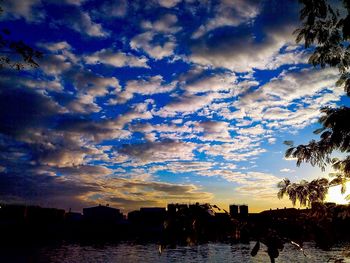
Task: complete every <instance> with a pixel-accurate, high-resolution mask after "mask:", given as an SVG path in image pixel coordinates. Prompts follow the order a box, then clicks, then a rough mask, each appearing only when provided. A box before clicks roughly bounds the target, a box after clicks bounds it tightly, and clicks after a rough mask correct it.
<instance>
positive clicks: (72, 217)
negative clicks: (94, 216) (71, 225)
mask: <svg viewBox="0 0 350 263" xmlns="http://www.w3.org/2000/svg"><path fill="white" fill-rule="evenodd" d="M64 219H65V220H66V221H67V222H80V221H81V220H83V215H82V214H81V213H78V212H72V211H69V212H67V213H66V214H65V215H64Z"/></svg>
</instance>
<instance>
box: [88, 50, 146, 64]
mask: <svg viewBox="0 0 350 263" xmlns="http://www.w3.org/2000/svg"><path fill="white" fill-rule="evenodd" d="M84 60H85V61H86V63H87V64H100V63H101V64H106V65H111V66H114V67H142V68H149V66H148V65H147V59H146V58H145V57H136V56H133V55H131V54H127V53H123V52H115V51H113V50H112V49H101V50H100V51H97V52H95V53H93V54H91V55H86V56H85V57H84Z"/></svg>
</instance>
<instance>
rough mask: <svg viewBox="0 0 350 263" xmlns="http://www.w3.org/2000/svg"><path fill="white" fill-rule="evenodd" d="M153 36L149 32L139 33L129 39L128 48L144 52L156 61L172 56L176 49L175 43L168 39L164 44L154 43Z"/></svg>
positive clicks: (153, 34)
mask: <svg viewBox="0 0 350 263" xmlns="http://www.w3.org/2000/svg"><path fill="white" fill-rule="evenodd" d="M155 35H156V34H155V33H153V32H150V31H148V32H145V33H141V34H139V35H137V36H135V37H133V38H132V39H131V41H130V47H131V48H132V49H134V50H144V51H145V52H146V53H147V54H148V55H149V56H151V57H152V58H154V59H157V60H159V59H163V58H165V57H169V56H172V55H173V54H174V49H175V47H176V44H175V42H174V41H173V40H172V39H170V40H168V41H166V42H164V43H156V42H155V41H153V39H154V37H155Z"/></svg>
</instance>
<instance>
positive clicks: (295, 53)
mask: <svg viewBox="0 0 350 263" xmlns="http://www.w3.org/2000/svg"><path fill="white" fill-rule="evenodd" d="M3 8H4V10H5V11H4V14H3V16H2V17H1V19H2V20H1V21H0V23H1V26H2V24H4V26H5V25H6V26H7V27H9V29H10V30H11V31H13V32H14V36H16V34H17V33H18V32H20V30H21V28H27V29H28V32H35V34H34V35H35V37H34V35H33V36H28V34H24V37H25V38H28V43H29V44H30V45H32V46H34V47H36V48H38V49H40V50H41V51H43V53H44V57H43V58H42V59H40V60H38V63H39V64H40V67H39V68H37V69H24V70H22V71H15V70H11V69H1V76H0V149H1V151H0V193H1V194H0V201H1V202H27V203H32V204H42V205H45V206H58V207H63V208H68V207H72V208H76V209H80V208H82V207H83V206H86V205H94V204H98V203H110V204H112V205H115V206H118V207H120V208H123V209H125V210H131V209H135V208H138V207H139V206H148V205H151V206H158V205H159V206H164V205H165V204H166V203H168V202H187V201H188V200H191V201H195V200H196V201H203V202H221V203H223V202H227V200H229V201H230V202H231V201H233V200H245V201H246V202H248V203H249V201H250V200H252V201H254V200H255V201H256V200H259V198H260V199H262V198H263V199H264V200H265V203H264V204H266V206H267V207H268V206H269V204H270V203H273V202H275V201H273V200H274V199H273V197H274V196H275V192H276V188H275V185H276V182H278V181H279V180H280V176H282V175H283V173H288V172H291V171H292V170H291V169H290V170H287V168H285V167H289V166H288V165H287V164H286V161H285V160H284V159H283V156H282V154H276V153H278V152H281V151H283V149H282V148H281V147H280V146H279V145H280V141H281V140H282V138H285V137H288V136H290V132H294V133H296V132H300V134H299V135H298V136H300V137H303V130H302V129H303V128H308V127H310V125H312V124H313V123H314V122H315V121H316V120H317V117H318V110H319V108H321V107H323V106H327V105H332V104H336V103H337V102H338V101H339V99H340V98H341V96H342V91H341V89H336V88H335V87H334V83H335V80H336V78H337V72H335V71H333V70H331V69H327V68H326V69H323V70H318V69H312V68H311V67H310V66H308V65H307V64H306V60H307V57H308V56H309V54H308V53H307V52H308V51H303V48H302V47H300V46H298V45H296V44H295V42H294V36H293V35H292V32H293V31H294V30H295V28H296V27H297V26H298V19H299V18H298V10H299V6H298V3H297V1H292V0H290V1H277V0H274V1H243V0H233V1H226V0H222V1H210V0H209V1H205V2H203V1H188V0H152V1H147V2H145V1H141V0H136V1H127V0H120V1H103V2H99V1H95V0H65V1H60V2H57V1H53V0H52V1H51V0H50V1H41V0H30V1H29V0H28V1H17V0H16V1H6V2H4V3H3ZM39 29H40V30H39ZM24 40H27V39H24ZM298 138H299V137H298ZM267 159H268V160H271V162H273V163H275V164H276V165H271V163H270V162H265V161H264V160H267ZM288 169H289V168H288ZM213 186H215V187H213ZM228 186H229V187H228ZM227 189H230V190H227ZM223 196H224V198H223ZM253 199H254V200H253ZM267 207H266V208H267Z"/></svg>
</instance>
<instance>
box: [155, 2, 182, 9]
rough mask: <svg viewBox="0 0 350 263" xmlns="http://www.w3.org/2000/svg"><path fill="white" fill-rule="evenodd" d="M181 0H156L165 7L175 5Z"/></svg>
mask: <svg viewBox="0 0 350 263" xmlns="http://www.w3.org/2000/svg"><path fill="white" fill-rule="evenodd" d="M181 1H182V0H158V3H159V4H160V5H161V6H163V7H166V8H171V7H175V6H176V5H177V4H178V3H180V2H181Z"/></svg>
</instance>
